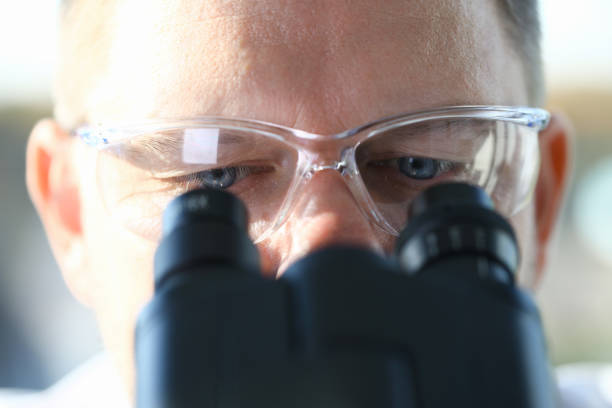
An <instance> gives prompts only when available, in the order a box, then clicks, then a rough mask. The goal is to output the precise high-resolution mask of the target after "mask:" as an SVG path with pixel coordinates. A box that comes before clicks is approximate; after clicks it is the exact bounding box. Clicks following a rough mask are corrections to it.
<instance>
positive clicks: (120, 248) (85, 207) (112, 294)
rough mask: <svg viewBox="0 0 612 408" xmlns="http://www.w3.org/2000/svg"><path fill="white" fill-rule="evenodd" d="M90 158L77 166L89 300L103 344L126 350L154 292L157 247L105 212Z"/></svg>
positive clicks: (92, 158) (92, 161) (93, 161)
mask: <svg viewBox="0 0 612 408" xmlns="http://www.w3.org/2000/svg"><path fill="white" fill-rule="evenodd" d="M93 163H95V157H91V160H90V161H89V164H86V165H85V166H83V167H82V168H85V169H86V171H84V172H83V173H82V177H83V180H82V183H81V186H82V194H81V220H82V227H83V236H84V240H85V249H86V254H87V255H86V266H85V268H84V269H85V270H83V274H85V275H86V276H85V279H86V280H87V286H86V287H87V290H88V291H89V293H88V298H89V299H91V306H92V307H93V309H94V312H95V313H96V317H97V319H98V323H99V325H100V329H101V332H102V336H103V338H104V341H105V343H106V345H107V346H109V347H111V348H114V346H119V345H120V346H121V348H125V347H131V336H132V333H133V330H134V324H135V321H136V317H137V315H138V313H139V311H140V309H141V308H142V306H144V304H145V303H146V302H147V301H148V300H149V299H150V298H151V296H152V294H153V255H154V252H155V248H156V244H155V243H153V242H150V241H147V240H145V239H143V238H141V237H139V236H136V235H134V234H133V233H131V232H130V231H129V230H127V229H126V228H124V227H123V226H122V225H120V224H119V223H118V222H117V221H116V220H114V219H113V217H112V215H111V214H109V213H108V211H107V210H106V208H105V207H104V205H103V204H102V199H101V197H100V195H99V191H98V187H97V183H96V171H95V165H94V164H93Z"/></svg>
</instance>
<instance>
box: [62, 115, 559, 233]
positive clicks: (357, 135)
mask: <svg viewBox="0 0 612 408" xmlns="http://www.w3.org/2000/svg"><path fill="white" fill-rule="evenodd" d="M438 119H484V120H491V121H504V122H509V123H515V124H518V125H522V126H526V127H529V128H532V129H534V130H535V131H536V133H535V134H536V135H537V132H540V131H541V130H543V129H545V128H546V126H547V125H548V123H549V121H550V113H548V112H547V111H546V110H544V109H540V108H532V107H524V106H496V105H462V106H447V107H440V108H436V109H431V110H423V111H417V112H409V113H402V114H399V115H393V116H389V117H385V118H382V119H377V120H374V121H371V122H368V123H365V124H363V125H360V126H357V127H354V128H352V129H348V130H344V131H342V132H340V133H336V134H327V135H325V134H317V133H311V132H307V131H304V130H300V129H294V128H291V127H287V126H282V125H278V124H274V123H269V122H264V121H259V120H253V119H244V118H231V117H223V116H201V117H194V118H180V119H152V120H146V121H141V122H132V123H118V124H114V125H104V124H99V125H93V126H87V125H85V126H81V127H78V128H77V129H75V130H74V131H73V134H74V135H76V136H78V137H79V138H80V139H81V140H83V141H84V142H85V143H86V144H87V145H89V146H92V147H94V148H96V149H98V150H104V149H106V148H109V147H111V146H114V145H118V144H120V143H122V142H124V141H126V140H129V139H130V138H133V137H136V136H139V135H142V134H145V133H150V132H163V131H169V130H178V129H185V128H193V127H219V128H223V129H228V130H237V131H249V132H256V133H258V134H262V135H264V136H267V137H271V138H273V139H276V140H279V141H282V142H284V143H287V144H288V145H290V146H292V147H293V148H295V149H296V150H297V152H298V163H297V164H296V169H295V175H294V177H293V180H292V181H291V184H290V186H289V189H288V192H287V195H286V197H285V198H284V200H283V203H282V204H281V206H280V209H279V211H278V214H277V216H276V219H275V220H274V221H273V222H272V223H271V226H270V227H268V228H267V230H266V231H265V232H263V233H262V234H261V235H260V236H259V238H257V239H256V242H261V241H262V240H264V239H266V238H267V237H268V236H269V235H271V234H272V233H273V232H274V231H276V230H277V229H278V228H279V227H280V225H282V224H283V222H284V221H285V219H286V216H287V214H288V213H289V210H290V209H291V208H292V205H293V202H294V201H295V196H296V192H297V191H298V190H299V189H300V187H301V186H302V185H303V184H304V183H305V182H306V181H307V180H309V179H310V178H311V177H312V176H313V175H314V173H316V172H318V171H322V170H336V171H339V172H340V174H341V175H342V176H343V179H344V180H345V182H346V184H347V186H348V187H349V189H350V191H351V192H352V193H353V196H354V197H355V199H356V200H357V202H358V203H359V207H360V209H361V211H362V212H363V213H364V216H366V217H368V218H369V219H370V220H371V221H373V222H374V224H375V225H377V226H378V227H380V228H382V229H383V230H384V231H385V232H387V233H389V234H391V235H394V236H397V235H398V234H399V231H397V229H395V228H394V227H393V226H391V224H390V223H389V222H387V220H386V219H385V218H384V217H383V216H382V214H381V213H380V211H379V210H378V208H377V206H376V205H375V204H374V202H373V201H372V199H371V197H370V194H369V193H368V191H367V189H366V187H365V185H364V182H363V180H362V179H361V176H360V174H359V168H358V166H357V163H356V160H355V149H356V148H357V147H358V146H359V145H360V144H361V143H362V142H363V141H365V140H368V139H369V138H371V137H374V136H376V135H378V134H380V133H382V132H386V131H388V130H390V129H392V128H395V127H398V126H406V125H413V124H416V123H420V122H426V121H431V120H438ZM313 142H314V143H313ZM320 143H325V144H326V146H329V145H330V144H331V145H334V146H335V147H336V149H337V151H338V152H339V154H337V155H336V159H333V160H321V159H320V158H317V155H316V154H315V151H316V150H317V149H315V148H313V147H312V146H316V145H318V144H320ZM534 177H535V178H537V174H536V175H534ZM533 184H535V182H534V183H533ZM532 190H533V189H532ZM531 195H532V191H531V192H530V193H529V198H528V199H526V200H525V202H528V201H529V199H530V197H531ZM524 204H525V203H521V205H520V208H522V207H523V206H524ZM517 211H518V209H517V210H515V211H514V213H516V212H517Z"/></svg>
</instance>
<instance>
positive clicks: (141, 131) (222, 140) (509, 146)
mask: <svg viewBox="0 0 612 408" xmlns="http://www.w3.org/2000/svg"><path fill="white" fill-rule="evenodd" d="M548 120H549V114H548V113H547V112H546V111H544V110H541V109H534V108H524V107H502V106H457V107H447V108H440V109H436V110H432V111H427V112H418V113H409V114H403V115H399V116H394V117H390V118H385V119H381V120H377V121H374V122H370V123H367V124H365V125H362V126H359V127H356V128H354V129H350V130H346V131H344V132H342V133H338V134H335V135H318V134H313V133H308V132H305V131H302V130H298V129H292V128H288V127H284V126H279V125H275V124H271V123H265V122H260V121H255V120H248V119H234V118H223V117H202V118H195V119H187V120H165V121H151V122H146V123H141V124H130V125H122V126H92V127H82V128H79V129H77V131H76V133H77V134H78V135H79V136H80V137H81V138H82V139H83V140H84V141H85V142H87V143H88V144H90V145H92V146H95V147H96V148H97V149H99V154H98V158H97V177H98V184H99V189H100V194H101V197H102V199H103V200H104V205H105V206H106V207H107V209H108V211H109V212H110V214H111V215H112V216H113V217H116V218H117V219H119V220H120V222H121V223H123V224H124V225H125V226H127V227H128V228H129V229H130V230H132V231H133V232H135V233H137V234H139V235H142V236H144V237H146V238H149V239H151V240H157V239H159V237H160V234H161V219H162V212H163V210H164V209H165V207H166V206H167V204H168V203H169V202H170V201H171V200H172V199H173V198H175V197H177V196H178V195H180V194H182V193H184V192H186V191H188V190H192V189H195V188H217V189H227V190H228V191H230V192H232V193H234V194H235V195H237V196H238V197H240V198H241V199H242V201H243V202H244V203H245V204H246V206H247V208H248V210H249V217H250V227H249V229H250V234H251V237H252V238H253V239H254V240H255V241H256V242H260V241H262V240H264V239H266V237H268V236H269V235H270V234H272V233H273V232H274V231H275V230H277V229H278V228H279V227H280V226H281V225H282V224H283V222H284V221H285V219H286V218H287V216H288V214H290V212H291V209H292V205H293V204H294V202H295V201H296V197H298V196H300V190H301V189H302V188H303V186H304V185H305V184H306V183H308V182H309V180H310V179H311V178H312V177H313V175H314V174H315V173H317V172H319V171H324V170H327V171H337V172H338V173H339V174H340V175H341V176H342V178H343V179H344V181H345V182H346V185H347V186H348V188H349V189H350V191H351V192H352V194H353V197H354V200H355V201H356V202H357V203H358V204H359V207H360V208H361V210H362V211H363V213H364V215H365V216H367V217H369V219H370V221H371V222H372V223H373V224H375V225H376V226H378V227H379V228H381V229H382V230H384V231H386V232H387V233H389V234H392V235H397V234H398V233H399V232H400V231H401V229H402V228H403V226H404V225H405V224H406V222H407V216H408V215H407V213H408V206H409V205H410V202H411V201H412V199H413V197H415V195H417V194H418V193H419V192H420V191H422V190H423V189H425V188H426V187H428V186H430V185H433V184H435V183H439V182H444V181H461V182H466V183H471V184H474V185H478V186H480V187H482V188H483V189H484V190H485V191H486V192H487V193H488V194H489V195H490V196H491V197H492V199H493V201H494V203H495V205H496V208H497V210H498V211H500V212H501V213H502V214H503V215H505V216H507V217H510V216H512V215H513V214H515V213H516V212H518V211H519V210H520V209H521V208H523V207H524V206H525V204H526V203H527V202H528V201H529V199H530V198H531V195H532V191H533V188H534V185H535V183H536V179H537V175H538V170H539V149H538V138H537V135H538V132H539V131H540V130H541V129H543V128H544V127H546V125H547V123H548Z"/></svg>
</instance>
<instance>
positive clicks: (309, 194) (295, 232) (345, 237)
mask: <svg viewBox="0 0 612 408" xmlns="http://www.w3.org/2000/svg"><path fill="white" fill-rule="evenodd" d="M296 194H298V196H297V197H296V202H295V204H294V205H293V206H292V210H291V212H290V213H289V214H288V216H287V219H286V221H285V223H284V224H283V226H282V227H281V228H279V230H278V231H276V232H275V233H274V234H273V235H272V236H271V237H270V238H269V239H268V240H266V241H264V242H262V243H261V244H260V253H261V254H262V261H263V269H264V271H267V273H268V274H275V275H276V276H280V275H281V274H282V273H283V272H284V271H285V270H286V269H287V267H288V266H289V265H291V264H292V263H293V262H295V261H296V260H297V259H299V258H301V257H302V256H304V255H306V254H308V253H310V252H312V251H315V250H317V249H319V248H323V247H326V246H330V245H351V246H358V247H362V248H366V249H370V250H373V251H376V252H383V250H384V248H383V247H384V244H383V240H384V239H385V238H384V234H382V233H381V231H379V230H378V229H376V227H374V226H373V225H372V224H371V223H370V221H369V220H368V218H367V217H366V215H365V214H364V213H363V211H362V209H361V208H360V207H359V205H358V203H357V201H356V199H355V197H354V196H353V194H352V193H351V191H350V189H349V188H348V186H347V184H346V183H345V182H344V180H343V178H342V175H341V174H340V173H339V172H338V171H336V170H333V169H331V168H327V169H322V170H319V171H317V172H316V173H314V174H313V176H312V178H311V179H310V180H308V181H307V182H306V184H305V185H304V186H303V187H302V189H301V190H300V191H297V192H296Z"/></svg>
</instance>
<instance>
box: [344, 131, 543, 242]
mask: <svg viewBox="0 0 612 408" xmlns="http://www.w3.org/2000/svg"><path fill="white" fill-rule="evenodd" d="M355 157H356V161H357V165H358V168H359V171H360V173H361V177H362V179H363V181H364V184H365V187H366V189H367V190H368V192H369V194H370V196H371V198H372V201H373V203H374V205H375V207H376V211H378V212H379V214H380V215H381V216H382V217H380V218H382V219H383V220H384V222H386V224H387V225H385V226H384V227H385V228H387V229H390V230H393V231H394V232H396V233H397V232H399V231H401V229H402V228H403V227H404V226H405V224H406V222H407V216H408V207H409V205H410V203H411V201H412V199H413V198H414V197H415V196H416V195H417V194H418V193H420V192H421V191H423V190H424V189H425V188H427V187H429V186H431V185H434V184H437V183H441V182H451V181H456V182H465V183H470V184H474V185H477V186H480V187H482V188H483V189H484V190H485V191H486V192H487V193H488V194H489V195H490V196H491V198H492V199H493V202H494V203H495V205H496V208H497V210H498V211H500V212H501V213H502V214H504V215H505V216H507V217H509V216H511V215H513V214H514V213H516V212H517V211H518V210H520V209H521V208H522V207H523V205H524V204H525V203H526V202H527V201H528V200H529V198H530V196H531V192H532V190H533V187H534V184H535V181H536V178H537V173H538V168H539V161H538V157H539V156H538V139H537V130H536V129H535V128H530V127H528V126H525V125H519V124H516V123H511V122H507V121H501V120H487V119H437V120H430V121H424V122H419V123H413V124H408V125H401V124H400V125H395V126H393V127H391V128H387V129H385V130H382V131H377V132H376V133H375V134H374V135H373V136H371V137H370V138H368V139H366V140H365V141H364V142H362V143H361V144H360V145H359V146H358V147H357V149H356V151H355Z"/></svg>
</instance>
